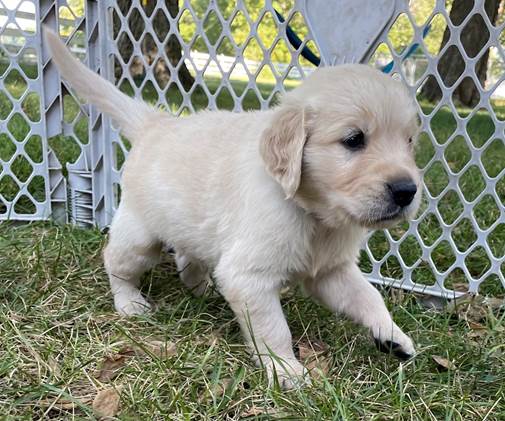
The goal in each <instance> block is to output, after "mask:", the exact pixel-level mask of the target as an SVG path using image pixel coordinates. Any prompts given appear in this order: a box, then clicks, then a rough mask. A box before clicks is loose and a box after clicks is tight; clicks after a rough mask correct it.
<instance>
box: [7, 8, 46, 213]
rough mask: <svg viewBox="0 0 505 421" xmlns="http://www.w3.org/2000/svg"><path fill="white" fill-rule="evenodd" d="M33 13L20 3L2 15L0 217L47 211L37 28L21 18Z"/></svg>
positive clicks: (44, 145)
mask: <svg viewBox="0 0 505 421" xmlns="http://www.w3.org/2000/svg"><path fill="white" fill-rule="evenodd" d="M2 8H3V7H2ZM34 13H35V6H34V5H33V4H32V3H30V2H21V3H18V4H16V5H13V6H11V8H3V13H2V15H3V16H0V17H2V20H1V22H2V24H1V29H0V163H1V164H2V167H1V170H0V219H7V218H12V219H21V220H31V219H41V218H42V219H44V218H47V217H48V216H49V214H50V213H51V202H50V183H49V168H48V162H49V156H48V154H47V148H46V142H45V136H44V135H45V132H44V122H43V116H41V106H42V103H41V98H40V92H41V78H40V74H41V67H40V66H38V65H37V58H38V57H39V49H38V41H39V39H38V34H37V31H36V29H35V26H32V27H27V26H24V25H22V21H23V17H24V15H25V14H32V15H33V14H34Z"/></svg>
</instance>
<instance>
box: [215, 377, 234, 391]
mask: <svg viewBox="0 0 505 421" xmlns="http://www.w3.org/2000/svg"><path fill="white" fill-rule="evenodd" d="M232 383H233V379H232V378H231V377H225V378H224V379H222V380H221V381H220V382H219V383H216V384H214V385H213V386H212V388H211V392H212V394H213V395H214V396H223V395H224V394H225V392H226V389H228V387H229V386H230V385H231V384H232Z"/></svg>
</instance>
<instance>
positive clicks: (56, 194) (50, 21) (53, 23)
mask: <svg viewBox="0 0 505 421" xmlns="http://www.w3.org/2000/svg"><path fill="white" fill-rule="evenodd" d="M58 4H59V2H58V0H41V1H40V3H39V7H38V8H37V7H36V12H35V14H36V16H35V20H36V25H37V36H38V42H39V45H40V62H41V76H40V77H41V86H40V89H41V91H42V92H41V95H40V101H41V110H42V119H43V129H42V130H43V132H45V133H44V135H43V140H42V141H43V151H45V153H47V157H46V158H47V165H48V168H47V169H48V176H49V179H48V180H46V183H48V184H49V186H48V188H47V187H46V192H48V193H49V200H47V199H46V200H47V206H48V213H50V214H51V216H52V219H54V220H56V221H57V222H61V223H66V222H68V206H67V204H68V202H67V180H66V179H65V177H63V174H62V167H61V164H60V162H59V160H58V158H57V157H56V155H55V153H54V152H53V151H52V149H51V148H50V147H49V144H48V141H47V139H48V138H49V137H52V136H56V135H57V134H60V133H61V131H62V125H61V122H62V115H63V101H62V93H61V83H60V76H59V73H58V70H57V69H56V66H55V65H54V64H53V63H52V61H51V60H50V54H49V51H48V50H47V47H46V46H45V44H44V42H42V31H41V29H42V26H43V25H44V26H46V27H48V28H51V29H52V30H54V31H55V32H58V29H59V23H58ZM43 153H44V152H43ZM48 216H49V215H48Z"/></svg>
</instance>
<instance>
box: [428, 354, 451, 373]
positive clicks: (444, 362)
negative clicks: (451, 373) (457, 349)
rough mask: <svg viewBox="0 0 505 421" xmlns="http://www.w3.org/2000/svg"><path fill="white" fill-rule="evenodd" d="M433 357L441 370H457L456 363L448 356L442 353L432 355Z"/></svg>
mask: <svg viewBox="0 0 505 421" xmlns="http://www.w3.org/2000/svg"><path fill="white" fill-rule="evenodd" d="M431 358H433V361H435V362H436V363H437V368H438V369H439V370H441V371H447V370H456V365H455V364H454V363H453V362H452V361H450V360H448V359H447V358H444V357H441V356H440V355H432V356H431Z"/></svg>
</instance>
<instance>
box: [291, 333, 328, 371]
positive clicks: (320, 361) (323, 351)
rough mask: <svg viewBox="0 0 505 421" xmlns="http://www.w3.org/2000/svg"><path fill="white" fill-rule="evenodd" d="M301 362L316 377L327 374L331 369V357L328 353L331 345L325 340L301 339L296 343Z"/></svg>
mask: <svg viewBox="0 0 505 421" xmlns="http://www.w3.org/2000/svg"><path fill="white" fill-rule="evenodd" d="M295 348H297V349H298V358H299V359H300V362H301V363H302V364H303V365H304V366H305V367H306V368H307V370H309V372H310V373H311V375H312V376H313V377H315V378H319V377H322V376H326V375H327V374H328V372H329V371H330V367H331V359H330V357H329V355H328V350H329V346H328V345H327V344H325V343H324V342H323V341H319V340H313V341H310V340H307V339H301V340H298V341H297V342H296V343H295Z"/></svg>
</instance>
